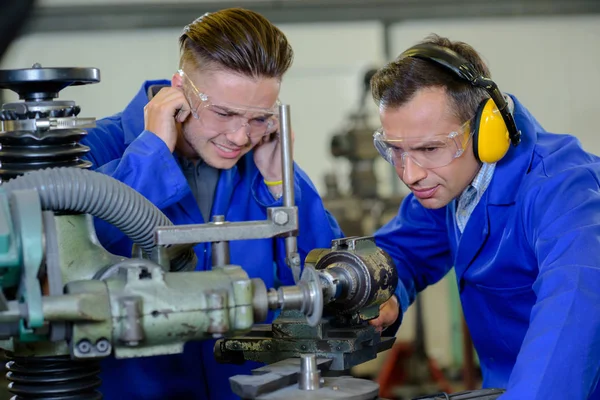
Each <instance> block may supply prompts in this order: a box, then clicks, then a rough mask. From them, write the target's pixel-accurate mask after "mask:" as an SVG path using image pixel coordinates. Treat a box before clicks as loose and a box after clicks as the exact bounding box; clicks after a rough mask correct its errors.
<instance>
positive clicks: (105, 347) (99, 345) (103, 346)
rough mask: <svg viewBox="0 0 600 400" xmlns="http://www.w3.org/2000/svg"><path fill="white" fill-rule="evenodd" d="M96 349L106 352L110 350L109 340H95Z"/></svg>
mask: <svg viewBox="0 0 600 400" xmlns="http://www.w3.org/2000/svg"><path fill="white" fill-rule="evenodd" d="M96 350H98V352H100V353H106V352H109V351H110V342H109V341H108V340H106V339H99V340H98V341H97V342H96Z"/></svg>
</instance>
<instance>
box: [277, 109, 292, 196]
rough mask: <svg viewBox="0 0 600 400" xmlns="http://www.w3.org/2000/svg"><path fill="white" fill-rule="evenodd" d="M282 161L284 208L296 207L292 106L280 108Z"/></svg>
mask: <svg viewBox="0 0 600 400" xmlns="http://www.w3.org/2000/svg"><path fill="white" fill-rule="evenodd" d="M279 115H280V122H279V123H280V129H281V131H280V132H279V133H280V139H281V160H282V166H283V206H284V207H293V206H294V159H293V156H292V121H291V115H290V106H289V105H288V104H282V105H280V106H279Z"/></svg>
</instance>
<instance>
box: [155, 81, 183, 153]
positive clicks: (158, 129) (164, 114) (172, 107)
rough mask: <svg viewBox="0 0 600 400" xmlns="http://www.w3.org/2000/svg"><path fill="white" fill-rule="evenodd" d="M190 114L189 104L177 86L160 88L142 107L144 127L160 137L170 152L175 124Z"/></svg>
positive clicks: (174, 143)
mask: <svg viewBox="0 0 600 400" xmlns="http://www.w3.org/2000/svg"><path fill="white" fill-rule="evenodd" d="M189 115H190V106H189V104H188V102H187V100H186V99H185V96H184V94H183V91H182V90H181V89H180V88H177V87H167V88H162V89H161V90H160V91H159V92H158V93H157V94H156V96H154V97H153V98H152V100H150V102H149V103H148V104H146V106H145V107H144V129H145V130H147V131H150V132H152V133H154V134H155V135H156V136H158V137H159V138H161V139H162V140H163V142H165V144H166V145H167V147H169V150H171V153H172V152H173V150H175V145H176V144H177V130H178V128H177V124H180V123H182V122H183V121H185V120H186V118H187V117H188V116H189Z"/></svg>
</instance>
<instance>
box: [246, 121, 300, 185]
mask: <svg viewBox="0 0 600 400" xmlns="http://www.w3.org/2000/svg"><path fill="white" fill-rule="evenodd" d="M293 143H294V131H292V146H293ZM254 163H255V164H256V167H257V168H258V170H259V171H260V174H261V175H262V177H263V178H264V180H266V181H269V182H276V181H280V180H282V165H283V160H282V159H281V137H280V134H279V132H274V133H271V134H269V135H266V136H264V137H263V138H262V140H261V141H260V143H259V144H258V145H256V147H255V148H254ZM269 190H270V191H271V193H280V192H281V186H269Z"/></svg>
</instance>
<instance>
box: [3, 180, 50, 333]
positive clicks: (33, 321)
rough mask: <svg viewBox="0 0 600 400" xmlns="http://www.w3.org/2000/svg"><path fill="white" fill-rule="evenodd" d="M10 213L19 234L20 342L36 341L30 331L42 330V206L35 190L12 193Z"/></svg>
mask: <svg viewBox="0 0 600 400" xmlns="http://www.w3.org/2000/svg"><path fill="white" fill-rule="evenodd" d="M9 201H10V209H11V213H12V217H13V221H14V222H15V232H18V233H19V241H20V245H21V246H20V247H21V251H22V260H23V264H22V265H23V269H22V271H21V284H20V286H19V300H21V302H22V303H25V304H26V305H27V326H25V324H24V323H23V324H22V325H21V338H20V339H21V341H23V342H26V341H29V340H38V339H39V338H38V337H37V335H35V334H34V332H33V329H34V328H41V327H42V326H44V313H43V309H42V288H41V286H40V282H39V280H38V275H39V271H40V266H41V264H42V259H43V256H44V255H43V249H44V240H43V227H42V205H41V202H40V197H39V195H38V194H37V192H36V191H35V190H13V191H12V192H11V193H10V195H9Z"/></svg>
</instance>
